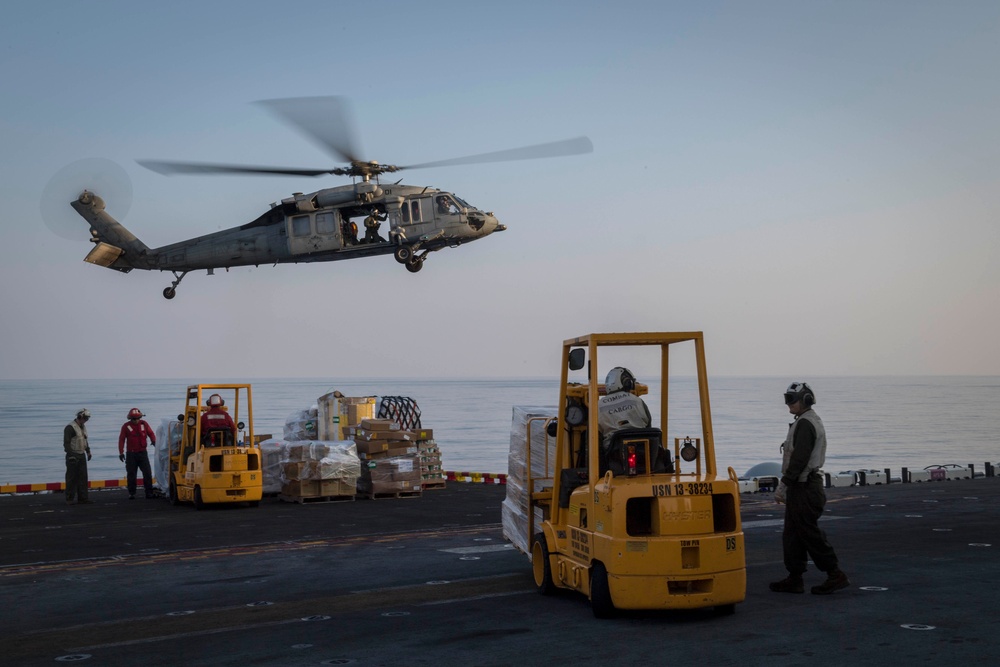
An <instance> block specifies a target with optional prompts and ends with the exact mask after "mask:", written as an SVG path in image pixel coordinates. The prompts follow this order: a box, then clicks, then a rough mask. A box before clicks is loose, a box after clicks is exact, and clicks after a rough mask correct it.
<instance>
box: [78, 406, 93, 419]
mask: <svg viewBox="0 0 1000 667" xmlns="http://www.w3.org/2000/svg"><path fill="white" fill-rule="evenodd" d="M76 418H77V419H90V410H88V409H87V408H83V409H82V410H79V411H77V413H76Z"/></svg>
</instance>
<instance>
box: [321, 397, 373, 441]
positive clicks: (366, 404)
mask: <svg viewBox="0 0 1000 667" xmlns="http://www.w3.org/2000/svg"><path fill="white" fill-rule="evenodd" d="M316 409H317V419H316V428H317V431H318V434H319V438H318V439H319V440H349V439H350V437H351V432H352V429H353V427H356V426H358V425H359V424H360V423H361V420H362V419H371V418H372V417H374V416H375V397H374V396H344V395H343V394H342V393H340V392H339V391H333V392H330V393H329V394H326V395H325V396H320V397H319V398H318V399H317V400H316Z"/></svg>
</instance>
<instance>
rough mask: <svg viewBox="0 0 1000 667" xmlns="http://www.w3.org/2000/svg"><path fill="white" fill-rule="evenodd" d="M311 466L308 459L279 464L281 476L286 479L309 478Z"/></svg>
mask: <svg viewBox="0 0 1000 667" xmlns="http://www.w3.org/2000/svg"><path fill="white" fill-rule="evenodd" d="M311 468H312V465H311V462H310V461H295V462H292V463H283V464H282V465H281V477H282V479H283V480H288V481H298V480H302V479H309V478H310V476H311V475H310V470H311Z"/></svg>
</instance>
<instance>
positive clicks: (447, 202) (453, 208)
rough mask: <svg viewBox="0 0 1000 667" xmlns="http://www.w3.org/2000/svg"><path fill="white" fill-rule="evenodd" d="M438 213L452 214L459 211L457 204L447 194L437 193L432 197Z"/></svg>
mask: <svg viewBox="0 0 1000 667" xmlns="http://www.w3.org/2000/svg"><path fill="white" fill-rule="evenodd" d="M434 205H435V206H436V207H437V212H438V215H454V214H456V213H458V212H459V208H458V204H456V203H455V200H454V199H452V198H451V197H449V196H448V195H438V196H437V197H435V198H434Z"/></svg>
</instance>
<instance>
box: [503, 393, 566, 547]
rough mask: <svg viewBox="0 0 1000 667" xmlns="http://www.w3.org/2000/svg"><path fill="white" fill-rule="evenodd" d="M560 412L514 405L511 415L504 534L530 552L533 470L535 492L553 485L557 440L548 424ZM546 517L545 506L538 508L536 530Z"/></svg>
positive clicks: (553, 408)
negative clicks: (546, 426)
mask: <svg viewBox="0 0 1000 667" xmlns="http://www.w3.org/2000/svg"><path fill="white" fill-rule="evenodd" d="M557 412H558V411H557V410H556V408H555V407H528V406H514V410H513V414H512V417H511V425H510V451H509V453H508V455H507V497H506V498H504V501H503V504H502V505H501V521H502V524H503V535H504V537H505V538H506V539H508V540H510V542H511V543H512V544H513V545H514V546H515V547H517V548H518V549H520V550H521V551H523V552H524V553H526V554H530V553H531V538H530V536H529V535H528V533H529V532H530V530H531V527H530V526H529V517H530V516H531V515H530V514H529V512H530V511H532V510H531V507H530V505H531V499H530V492H531V489H529V488H528V478H529V472H530V477H531V479H532V480H533V485H534V491H540V490H542V489H543V488H548V487H551V486H552V480H551V478H552V475H553V470H554V466H555V460H556V459H555V457H556V439H555V438H554V437H549V436H548V435H547V434H546V432H545V424H546V423H547V421H548V419H549V418H551V417H555V416H556V414H557ZM529 450H530V451H529ZM542 519H543V517H542V512H541V509H538V508H536V509H535V510H534V521H533V522H531V523H533V525H534V530H535V531H536V532H537V530H538V527H539V526H540V525H541V521H542Z"/></svg>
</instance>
